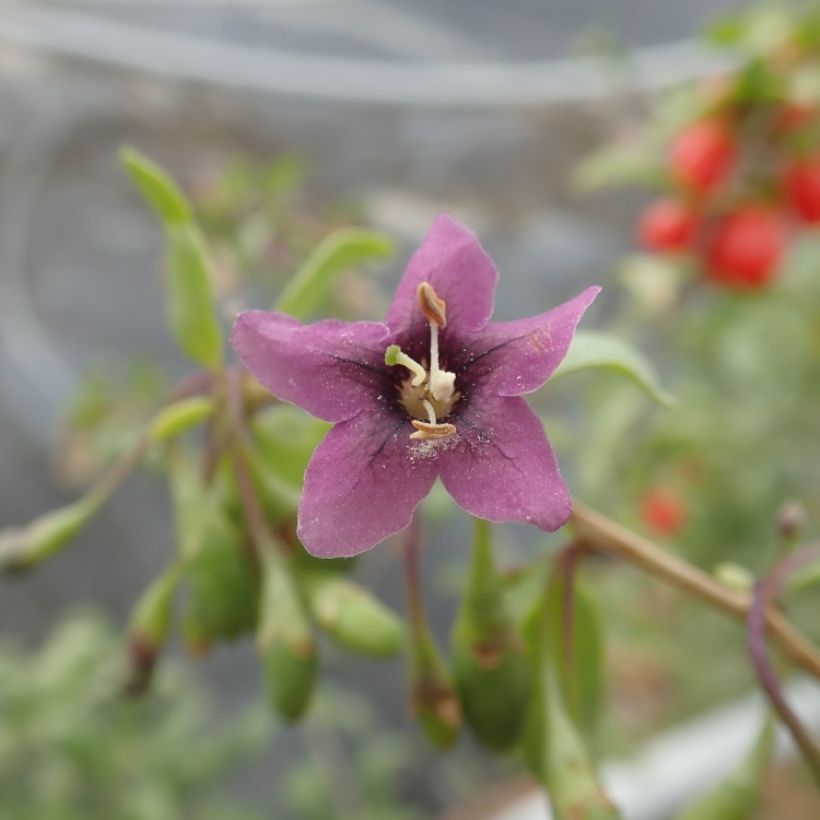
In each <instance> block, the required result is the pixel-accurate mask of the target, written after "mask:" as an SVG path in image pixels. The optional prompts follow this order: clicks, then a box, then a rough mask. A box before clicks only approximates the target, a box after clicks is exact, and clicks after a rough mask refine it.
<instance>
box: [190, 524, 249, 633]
mask: <svg viewBox="0 0 820 820" xmlns="http://www.w3.org/2000/svg"><path fill="white" fill-rule="evenodd" d="M188 579H189V582H190V587H191V607H192V609H194V610H195V612H196V619H197V621H198V623H199V624H200V626H201V628H202V630H203V632H204V634H206V635H209V636H211V637H214V638H236V637H239V636H240V635H244V634H246V633H247V632H250V631H251V630H252V629H253V628H254V626H255V624H256V618H257V610H258V590H257V581H256V579H255V578H254V574H253V568H252V566H251V563H250V560H249V558H248V556H247V554H246V553H245V551H244V549H243V546H242V544H241V541H240V536H239V533H238V532H237V531H236V530H235V529H234V528H233V527H232V526H231V525H228V524H225V526H224V527H220V528H219V529H217V528H216V527H215V528H214V529H213V530H211V531H210V532H209V533H206V534H205V536H204V540H203V541H202V542H201V544H200V546H199V550H198V552H197V554H196V555H195V556H194V557H193V558H192V559H191V561H190V563H189V566H188Z"/></svg>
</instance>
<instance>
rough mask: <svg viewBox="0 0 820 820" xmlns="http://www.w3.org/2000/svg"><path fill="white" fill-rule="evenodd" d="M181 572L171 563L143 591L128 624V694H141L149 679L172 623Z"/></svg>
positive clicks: (145, 688) (148, 683)
mask: <svg viewBox="0 0 820 820" xmlns="http://www.w3.org/2000/svg"><path fill="white" fill-rule="evenodd" d="M179 578H180V571H179V568H178V567H177V566H173V567H171V568H170V569H168V570H167V571H166V572H165V573H163V574H162V575H160V576H159V577H158V578H155V579H154V580H153V581H152V582H151V583H150V584H149V585H148V586H147V587H146V588H145V590H144V591H143V593H142V595H141V596H140V599H139V601H137V604H136V606H135V607H134V610H133V612H132V614H131V619H130V622H129V624H128V648H129V655H130V657H131V678H130V680H129V681H128V684H127V687H126V688H127V690H128V692H129V693H130V694H133V695H141V694H143V693H144V692H145V691H146V690H147V688H148V686H149V685H150V682H151V676H152V674H153V670H154V665H155V663H156V659H157V656H158V655H159V653H160V651H161V649H162V647H163V646H164V644H165V641H166V640H167V638H168V630H169V628H170V625H171V609H172V606H173V599H174V592H175V591H176V588H177V585H178V583H179Z"/></svg>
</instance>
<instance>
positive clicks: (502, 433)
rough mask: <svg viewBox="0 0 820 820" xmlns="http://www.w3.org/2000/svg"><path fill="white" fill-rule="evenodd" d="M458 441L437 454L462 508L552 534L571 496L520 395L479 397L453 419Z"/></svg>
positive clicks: (569, 506)
mask: <svg viewBox="0 0 820 820" xmlns="http://www.w3.org/2000/svg"><path fill="white" fill-rule="evenodd" d="M456 426H457V428H458V443H457V445H456V446H455V447H453V448H452V449H450V450H449V451H448V452H446V453H444V454H442V456H441V462H440V463H441V479H442V481H443V482H444V486H445V487H446V488H447V490H448V491H449V493H450V495H451V496H453V498H454V499H455V500H456V502H457V503H458V504H459V505H460V506H462V507H463V508H464V509H465V510H467V512H469V513H471V514H472V515H476V516H478V517H479V518H486V519H488V520H490V521H498V522H501V521H520V522H524V523H528V524H535V525H536V526H538V527H540V528H541V529H542V530H548V531H550V532H552V531H553V530H557V529H558V528H559V527H562V526H563V525H564V524H566V522H567V520H568V518H569V515H570V512H571V511H572V499H571V498H570V494H569V490H568V489H567V486H566V484H565V483H564V480H563V479H562V478H561V474H560V473H559V471H558V463H557V462H556V460H555V454H554V453H553V451H552V447H551V446H550V443H549V441H548V439H547V436H546V434H545V433H544V428H543V427H542V425H541V422H540V421H539V419H538V418H537V417H536V415H535V414H534V413H533V412H532V410H530V408H529V407H528V406H527V403H526V402H525V401H524V399H521V398H517V397H500V396H485V397H484V398H483V399H482V401H481V402H480V404H479V405H478V406H472V407H471V408H470V411H469V413H464V414H462V415H461V416H459V418H458V421H457V422H456Z"/></svg>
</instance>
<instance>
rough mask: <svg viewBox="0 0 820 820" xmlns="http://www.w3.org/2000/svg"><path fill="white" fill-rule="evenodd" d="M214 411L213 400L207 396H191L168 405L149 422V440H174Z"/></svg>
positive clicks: (207, 417)
mask: <svg viewBox="0 0 820 820" xmlns="http://www.w3.org/2000/svg"><path fill="white" fill-rule="evenodd" d="M214 409H215V405H214V401H213V399H211V398H209V397H207V396H193V397H192V398H190V399H182V400H181V401H177V402H174V403H173V404H169V405H168V406H167V407H164V408H163V409H162V410H160V411H159V413H157V415H156V416H155V417H154V420H153V421H152V422H151V427H150V430H149V435H150V437H151V440H152V441H155V442H161V441H167V440H168V439H171V438H174V437H175V436H178V435H180V434H181V433H184V432H185V431H186V430H190V429H191V428H192V427H196V426H197V425H199V424H202V422H204V421H206V420H207V419H209V418H210V417H211V416H212V415H213V412H214Z"/></svg>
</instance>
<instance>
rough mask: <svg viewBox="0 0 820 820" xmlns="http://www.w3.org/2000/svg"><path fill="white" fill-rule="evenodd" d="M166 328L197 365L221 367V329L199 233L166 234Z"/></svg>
mask: <svg viewBox="0 0 820 820" xmlns="http://www.w3.org/2000/svg"><path fill="white" fill-rule="evenodd" d="M167 240H168V245H167V271H168V324H169V326H170V328H171V332H172V333H173V336H174V339H175V340H176V342H177V344H178V345H179V347H180V348H181V349H182V350H183V351H184V352H185V353H186V354H187V355H188V356H189V357H190V358H191V359H192V360H193V361H195V362H196V363H197V364H200V365H202V366H203V367H208V368H216V367H219V365H220V364H221V363H222V344H223V339H222V328H221V327H220V324H219V321H218V319H217V315H216V307H215V304H214V297H213V293H212V290H211V277H210V270H209V263H208V258H207V252H206V250H205V245H204V242H203V240H202V237H201V235H200V233H199V229H198V228H196V227H195V226H192V225H172V226H170V227H169V228H168V230H167Z"/></svg>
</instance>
